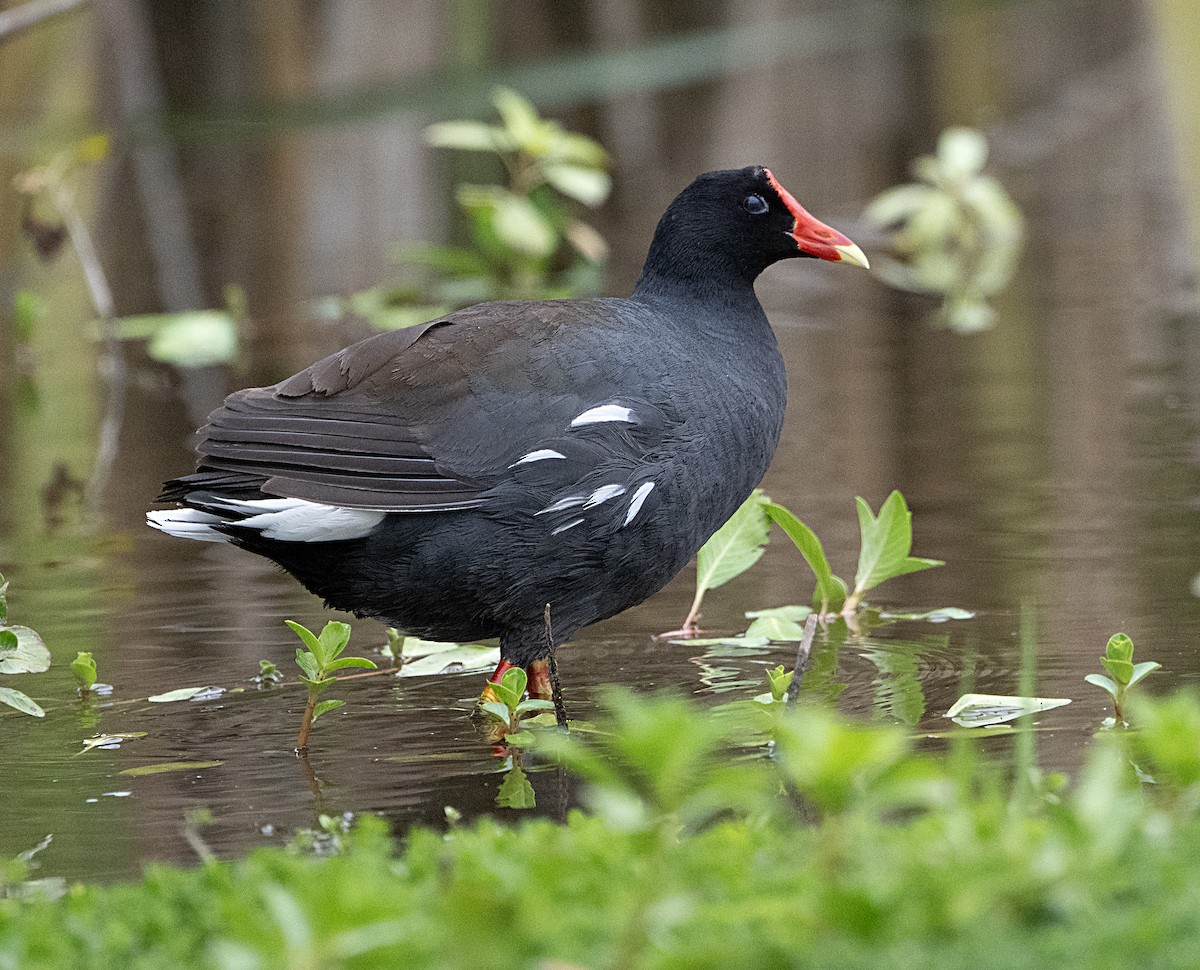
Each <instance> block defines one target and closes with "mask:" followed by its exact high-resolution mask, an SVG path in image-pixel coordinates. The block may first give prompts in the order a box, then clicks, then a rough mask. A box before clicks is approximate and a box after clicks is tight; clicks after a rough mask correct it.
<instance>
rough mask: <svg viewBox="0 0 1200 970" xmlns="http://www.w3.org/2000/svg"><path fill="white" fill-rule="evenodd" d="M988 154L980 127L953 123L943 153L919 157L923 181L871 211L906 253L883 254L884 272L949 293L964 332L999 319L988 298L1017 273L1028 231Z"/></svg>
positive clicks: (902, 282)
mask: <svg viewBox="0 0 1200 970" xmlns="http://www.w3.org/2000/svg"><path fill="white" fill-rule="evenodd" d="M987 154H988V147H987V141H986V140H985V139H984V137H983V135H981V134H980V133H979V132H977V131H973V130H971V129H969V128H948V129H947V130H946V131H944V132H943V133H942V136H941V138H940V139H939V140H938V145H937V152H936V154H934V155H923V156H921V157H920V158H918V159H917V160H916V161H915V162H914V163H913V174H914V175H915V176H916V177H917V178H918V179H919V182H918V183H916V184H909V185H901V186H898V187H896V188H893V189H888V190H887V191H885V192H883V193H881V194H880V195H879V196H877V197H876V198H875V199H874V200H873V201H872V202H871V204H870V205H869V206H868V207H867V210H866V213H865V216H866V218H867V219H868V220H869V221H871V222H873V223H875V224H876V225H877V226H879V227H881V228H890V229H892V230H893V232H892V236H891V243H892V249H893V252H894V254H895V256H896V257H898V258H897V259H888V258H886V257H884V258H880V259H878V260H877V261H876V262H875V269H876V272H877V273H878V274H879V276H880V277H881V278H882V279H883V280H884V281H886V282H887V283H890V284H891V285H892V286H895V287H898V288H900V289H904V290H910V291H912V292H916V293H930V294H935V295H939V296H941V297H942V298H943V301H944V302H943V305H942V310H941V313H940V319H941V321H942V323H943V324H945V325H946V326H948V327H951V328H952V329H954V330H957V331H958V332H960V333H973V332H975V331H978V330H984V329H987V328H988V327H990V326H991V325H992V323H993V320H994V316H995V314H994V312H993V310H992V307H991V306H990V304H989V302H988V301H989V299H990V298H991V297H993V296H994V295H995V294H996V293H998V292H999V291H1000V290H1002V289H1003V288H1004V287H1005V286H1007V285H1008V283H1009V281H1010V280H1011V279H1012V276H1013V273H1014V272H1015V269H1016V263H1017V257H1018V256H1019V255H1020V252H1021V246H1022V242H1023V240H1024V234H1025V232H1024V221H1023V219H1022V217H1021V214H1020V211H1019V210H1018V209H1017V207H1016V205H1015V204H1014V203H1013V201H1012V199H1011V198H1009V196H1008V193H1007V192H1005V191H1004V188H1003V187H1002V186H1001V185H1000V183H999V182H997V181H996V180H995V179H993V178H991V177H989V176H987V175H984V174H983V167H984V164H985V163H986V161H987ZM872 258H873V259H874V257H872Z"/></svg>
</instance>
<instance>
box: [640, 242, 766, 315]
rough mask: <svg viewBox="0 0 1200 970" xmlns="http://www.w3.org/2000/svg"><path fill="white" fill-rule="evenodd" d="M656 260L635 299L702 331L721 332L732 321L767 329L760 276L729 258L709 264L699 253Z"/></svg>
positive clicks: (652, 258) (645, 270) (652, 260)
mask: <svg viewBox="0 0 1200 970" xmlns="http://www.w3.org/2000/svg"><path fill="white" fill-rule="evenodd" d="M655 257H656V253H655V251H654V250H653V249H652V250H651V252H650V256H649V257H647V259H646V265H645V266H644V267H643V269H642V275H641V276H640V277H638V281H637V284H636V285H635V286H634V288H633V294H632V295H631V297H630V299H632V300H635V301H637V302H640V303H648V304H655V305H659V306H663V307H666V308H669V309H670V310H672V311H673V312H675V313H683V314H686V315H687V316H688V317H689V321H690V323H691V325H692V326H699V327H703V326H704V324H705V323H706V322H708V321H710V320H711V321H712V322H714V323H716V324H718V325H722V326H721V329H725V328H726V327H728V324H729V322H730V321H733V320H737V321H739V322H740V323H741V326H742V327H744V326H746V325H753V324H761V325H766V323H767V320H766V315H765V314H764V313H763V309H762V305H761V304H760V303H759V302H758V296H757V294H756V293H755V292H754V278H755V276H757V275H758V274H757V272H755V273H753V275H752V274H751V273H749V272H747V271H745V270H742V269H740V268H739V267H737V266H736V265H734V264H731V263H730V261H729V260H728V259H727V258H725V259H720V258H712V259H706V258H705V257H704V254H703V253H697V252H695V251H693V252H691V253H687V252H681V253H678V254H675V256H674V258H668V259H663V258H655ZM738 329H741V327H739V328H738Z"/></svg>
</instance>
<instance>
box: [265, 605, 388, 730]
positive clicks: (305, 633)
mask: <svg viewBox="0 0 1200 970" xmlns="http://www.w3.org/2000/svg"><path fill="white" fill-rule="evenodd" d="M283 622H284V623H286V624H287V625H288V626H289V627H291V629H292V632H293V633H295V634H296V636H298V637H299V638H300V639H301V640H303V641H304V645H305V646H306V647H308V649H307V650H304V649H302V648H301V647H297V648H296V666H297V667H299V668H300V670H301V675H300V681H301V682H302V683H303V684H304V686H305V687H307V688H308V703H307V704H306V705H305V707H304V717H303V720H302V721H301V722H300V734H299V735H298V736H297V738H296V751H297V752H305V751H307V750H308V735H309V732H310V731H312V726H313V724H315V723H316V720H317V718H319V717H320V716H321V715H322V714H328V713H329V712H330V711H333V710H337V708H339V707H342V706H343V705H344V704H345V703H346V702H345V701H335V700H324V701H318V699H317V698H319V697H320V696H321V694H322V693H323V692H324V691H325V690H326V689H327V688H329V687H330V686H331V685H332V684H333V683H334V682H335V681H336V680H337V678H336V677H334V676H333V674H334V672H335V671H338V670H344V669H345V668H347V667H370V668H371V669H375V662H374V661H373V660H368V659H367V658H366V657H343V656H341V654H342V651H343V650H345V649H346V644H348V643H349V642H350V624H349V623H339V622H337V621H336V620H330V621H329V622H328V623H326V624H325V629H323V630H322V631H321V635H320V636H317V635H316V634H315V633H313V632H312V631H311V630H309V629H308V628H307V627H305V626H303V625H302V624H299V623H296V622H295V621H293V620H284V621H283Z"/></svg>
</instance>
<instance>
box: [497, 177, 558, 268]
mask: <svg viewBox="0 0 1200 970" xmlns="http://www.w3.org/2000/svg"><path fill="white" fill-rule="evenodd" d="M494 218H495V226H496V233H497V235H499V237H500V238H501V239H502V240H503V241H504V242H505V243H506V244H507V245H509V246H511V247H512V248H513V249H515V250H516V251H517V252H519V253H524V254H525V255H527V256H533V257H535V258H539V259H540V258H545V257H547V256H549V255H550V254H551V253H553V252H554V250H555V248H556V247H557V246H558V233H557V232H556V231H555V229H554V227H553V226H552V225H550V223H549V222H548V221H547V220H546V217H545V216H543V215H542V214H541V212H539V211H538V208H537V206H535V205H534V204H533V203H532V202H530V201H529V199H526V198H525V197H523V196H520V195H514V194H513V193H511V192H504V193H502V194H501V195H500V197H499V198H498V200H497V202H496V207H495V211H494Z"/></svg>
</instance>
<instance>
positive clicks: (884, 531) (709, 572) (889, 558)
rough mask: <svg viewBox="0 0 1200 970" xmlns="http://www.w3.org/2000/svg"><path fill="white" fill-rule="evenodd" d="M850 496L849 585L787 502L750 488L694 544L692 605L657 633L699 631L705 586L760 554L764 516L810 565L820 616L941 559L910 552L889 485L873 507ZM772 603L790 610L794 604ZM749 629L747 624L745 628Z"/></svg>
mask: <svg viewBox="0 0 1200 970" xmlns="http://www.w3.org/2000/svg"><path fill="white" fill-rule="evenodd" d="M855 502H856V504H857V509H858V524H859V533H860V536H861V545H860V549H859V555H858V570H857V572H856V573H855V577H854V588H853V589H850V587H849V586H848V584H847V583H846V581H845V580H844V579H842V578H841V577H839V576H837V575H835V574H834V572H833V569H832V567H831V566H830V565H829V560H828V558H826V555H825V550H824V548H823V547H822V545H821V540H820V539H818V538H817V534H816V533H815V532H813V530H812V529H810V528H809V527H808V526H807V525H805V524H804V523H803V522H801V521H800V519H799V518H797V517H796V515H795V513H794V512H792V511H791V510H790V509H788V508H786V507H785V506H783V505H780V504H779V503H777V502H773V501H771V499H770V498H769V497H768V496H766V495H764V494H763V492H762V490H761V489H755V490H754V492H753V493H752V494H751V495H750V497H749V498H748V499H746V501H745V502H743V503H742V505H741V506H740V507H739V508H738V510H737V511H736V512H735V513H734V514H733V516H732V517H730V519H729V521H728V522H726V523H725V525H723V526H721V528H720V529H718V530H717V531H716V532H715V533H714V534H713V535H712V537H711V538H709V540H708V541H707V542H706V543H705V544H704V546H703V547H702V548H701V549H700V552H699V553H698V554H697V556H696V595H695V597H694V598H693V600H692V607H691V609H690V610H689V612H688V615H687V618H686V619H685V620H684V623H683V626H682V627H681V628H680V629H679V630H676V631H673V632H672V633H668V634H663V636H676V635H687V636H691V635H693V634H695V633H697V632H699V631H698V625H697V620H698V619H699V616H700V607H701V605H702V604H703V601H704V596H705V594H706V593H707V592H708V591H709V590H710V589H715V588H716V587H718V586H721V585H723V584H724V583H727V582H729V580H731V579H733V578H734V577H735V576H739V575H741V574H742V573H743V572H745V571H746V570H747V569H749V568H750V567H751V566H753V565H754V564H755V563H756V562H758V560H759V559H761V558H762V555H763V552H764V551H765V549H766V546H767V542H768V541H769V539H770V527H771V523H772V522H774V523H775V524H776V525H778V526H779V527H780V528H781V529H782V530H783V531H784V533H785V534H786V535H787V537H788V538H789V539H791V540H792V543H793V544H794V545H795V546H796V548H797V549H798V550H799V551H800V554H801V555H802V556H803V557H804V561H805V562H806V563H808V565H809V568H810V569H812V571H813V575H814V576H815V578H816V588H815V589H814V591H813V595H812V604H813V605H812V608H813V609H814V610H815V611H816V612H817V614H818V615H819V616H821V617H829V616H833V615H841V616H846V617H849V616H853V615H854V614H855V613H856V612H857V611H858V610H860V609H861V608H862V607H863V606H864V605H865V600H864V597H865V595H866V594H867V593H868V592H869V591H870V590H872V589H874V588H875V587H876V586H879V585H880V584H881V583H884V582H886V581H887V580H889V579H895V578H896V577H897V576H905V575H907V574H908V573H914V572H918V571H920V570H922V569H932V568H933V567H934V566H941V565H944V563H942V561H941V560H939V559H923V558H920V557H917V556H913V555H910V553H911V552H912V513H911V512H910V511H909V510H908V505H907V504H906V503H905V501H904V496H903V495H901V494H900V492H898V491H893V492H892V493H891V495H889V496H888V497H887V499H886V500H885V501H884V503H883V505H882V506H880V509H879V513H878V515H876V513H874V512H873V511H872V510H871V507H870V505H868V504H867V502H866V501H865V500H864V499H862V498H857V499H855ZM780 609H787V610H793V611H794V610H796V609H798V608H797V607H781V608H780ZM804 609H806V608H804ZM762 612H764V613H770V612H771V611H762ZM748 615H750V614H748ZM754 615H755V616H757V615H759V614H754ZM804 615H805V614H804V613H799V614H795V615H789V616H788V617H787V619H788V620H789V621H790V622H792V623H793V624H794V623H795V621H797V620H800V619H803V617H804ZM910 615H911V614H910ZM924 615H931V614H924ZM944 615H945V616H946V617H947V618H951V617H954V618H957V617H962V616H968V615H969V614H967V613H966V611H963V610H951V611H949V612H946V613H945V614H944ZM776 619H778V618H776ZM749 632H750V631H747V634H749ZM770 639H778V638H777V637H771V638H770ZM784 639H797V640H798V639H799V635H798V628H797V635H796V636H794V637H790V638H784Z"/></svg>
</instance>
